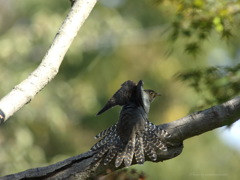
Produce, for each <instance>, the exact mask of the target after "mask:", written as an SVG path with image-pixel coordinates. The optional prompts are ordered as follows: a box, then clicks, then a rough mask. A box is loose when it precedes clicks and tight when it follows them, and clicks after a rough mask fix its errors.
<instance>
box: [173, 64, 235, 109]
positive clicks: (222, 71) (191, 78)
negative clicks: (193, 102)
mask: <svg viewBox="0 0 240 180" xmlns="http://www.w3.org/2000/svg"><path fill="white" fill-rule="evenodd" d="M239 69H240V64H238V65H236V66H234V67H206V68H202V69H196V70H188V71H187V72H181V73H179V74H178V75H177V77H178V78H179V79H181V80H183V81H186V82H187V83H188V84H189V85H190V86H191V87H193V88H194V89H195V91H196V92H197V93H198V94H200V95H201V97H202V104H201V106H202V107H201V108H203V107H207V106H210V105H214V104H220V103H223V102H225V101H227V100H229V99H231V98H233V97H235V96H236V95H239V92H240V86H239V82H240V71H239ZM198 108H199V107H198Z"/></svg>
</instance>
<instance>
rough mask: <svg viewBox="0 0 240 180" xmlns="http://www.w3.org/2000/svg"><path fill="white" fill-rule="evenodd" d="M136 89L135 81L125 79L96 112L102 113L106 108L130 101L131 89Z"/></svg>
mask: <svg viewBox="0 0 240 180" xmlns="http://www.w3.org/2000/svg"><path fill="white" fill-rule="evenodd" d="M135 89H136V83H134V82H133V81H130V80H128V81H126V82H124V83H123V84H122V85H121V88H120V89H119V90H118V91H117V92H116V93H115V94H114V95H113V96H112V97H111V98H110V99H109V100H108V102H107V103H106V104H105V106H104V107H103V108H102V109H101V110H100V111H99V112H98V113H97V115H100V114H102V113H103V112H105V111H107V110H108V109H110V108H112V107H114V106H116V105H120V106H122V105H125V104H127V103H128V102H129V101H130V98H131V96H132V93H133V91H134V90H135Z"/></svg>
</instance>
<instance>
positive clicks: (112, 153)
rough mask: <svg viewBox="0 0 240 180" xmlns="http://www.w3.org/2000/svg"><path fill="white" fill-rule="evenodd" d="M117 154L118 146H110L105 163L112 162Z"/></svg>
mask: <svg viewBox="0 0 240 180" xmlns="http://www.w3.org/2000/svg"><path fill="white" fill-rule="evenodd" d="M116 154H117V148H116V147H112V148H110V149H109V151H108V153H107V155H106V157H105V158H104V160H103V164H104V165H107V164H108V163H109V162H111V161H112V159H113V158H114V157H115V155H116Z"/></svg>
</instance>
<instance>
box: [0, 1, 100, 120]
mask: <svg viewBox="0 0 240 180" xmlns="http://www.w3.org/2000/svg"><path fill="white" fill-rule="evenodd" d="M96 1H97V0H76V1H75V3H74V5H73V7H72V8H71V10H70V12H69V14H68V16H67V18H66V19H65V21H64V22H63V24H62V26H61V27H60V29H59V31H58V33H57V35H56V37H55V38H54V40H53V43H52V45H51V47H50V49H49V50H48V52H47V53H46V55H45V56H44V58H43V60H42V62H41V64H40V65H39V66H38V68H37V69H36V70H35V71H34V72H32V73H31V74H30V75H29V76H28V77H27V79H25V80H24V81H22V82H21V83H20V84H18V85H17V86H15V87H14V88H13V90H12V91H11V92H9V93H8V94H7V95H6V96H5V97H3V98H2V99H1V100H0V124H1V123H3V122H4V121H6V120H7V119H8V118H9V117H10V116H12V115H13V114H14V113H15V112H16V111H18V110H19V109H20V108H22V107H23V106H24V105H25V104H27V103H29V102H30V101H31V100H32V99H33V98H34V97H35V95H36V94H37V93H38V92H39V91H40V90H41V89H43V88H44V87H45V86H46V85H47V84H48V83H49V82H50V81H51V80H52V79H53V78H54V77H55V76H56V74H57V73H58V69H59V67H60V65H61V63H62V61H63V58H64V56H65V54H66V52H67V50H68V48H69V47H70V45H71V43H72V41H73V39H74V37H75V36H76V35H77V32H78V30H79V29H80V27H81V26H82V25H83V23H84V22H85V20H86V19H87V17H88V15H89V14H90V12H91V10H92V9H93V7H94V5H95V4H96Z"/></svg>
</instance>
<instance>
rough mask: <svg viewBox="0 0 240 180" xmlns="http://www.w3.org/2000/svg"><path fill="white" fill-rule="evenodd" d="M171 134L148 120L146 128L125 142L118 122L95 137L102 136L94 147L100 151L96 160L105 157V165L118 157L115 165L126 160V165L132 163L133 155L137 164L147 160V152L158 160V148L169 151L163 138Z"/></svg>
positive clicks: (151, 157)
mask: <svg viewBox="0 0 240 180" xmlns="http://www.w3.org/2000/svg"><path fill="white" fill-rule="evenodd" d="M168 137H170V135H169V134H168V133H167V132H166V131H165V130H163V129H160V128H158V127H157V126H155V125H154V124H153V123H151V122H149V121H147V122H146V125H145V130H142V131H136V132H134V133H133V134H132V136H131V137H130V138H129V140H128V142H127V143H126V144H125V143H123V141H122V140H121V139H120V137H119V135H118V133H117V124H115V125H113V126H111V127H110V128H108V129H106V130H104V131H102V132H100V133H99V134H98V135H97V136H96V137H95V138H102V139H101V140H100V141H99V142H97V143H96V144H95V145H94V146H93V147H92V148H91V150H92V151H98V153H97V155H96V156H95V160H100V159H103V163H104V165H107V164H108V163H109V162H110V161H112V160H113V159H114V157H116V160H115V166H116V167H119V166H120V165H121V164H122V162H123V161H124V165H125V166H126V167H128V166H130V165H131V164H132V160H133V157H134V156H135V160H136V162H137V164H143V163H144V162H145V154H146V155H147V156H148V157H149V158H150V159H151V160H152V161H156V160H157V152H156V151H157V150H162V151H167V146H166V145H165V144H164V143H163V142H162V139H164V138H168Z"/></svg>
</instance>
